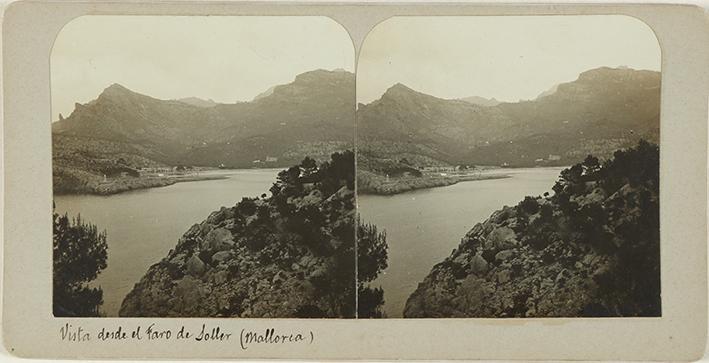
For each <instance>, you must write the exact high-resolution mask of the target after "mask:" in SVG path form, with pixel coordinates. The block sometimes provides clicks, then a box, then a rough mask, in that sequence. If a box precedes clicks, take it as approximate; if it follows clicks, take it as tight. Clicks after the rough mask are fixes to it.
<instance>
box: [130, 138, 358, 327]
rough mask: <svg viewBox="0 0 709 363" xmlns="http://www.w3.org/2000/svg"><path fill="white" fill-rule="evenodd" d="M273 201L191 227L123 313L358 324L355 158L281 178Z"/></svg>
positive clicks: (246, 204)
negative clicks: (346, 319) (308, 319)
mask: <svg viewBox="0 0 709 363" xmlns="http://www.w3.org/2000/svg"><path fill="white" fill-rule="evenodd" d="M271 194H272V195H271V196H270V197H266V194H263V195H262V196H261V197H257V198H244V199H243V200H242V201H241V202H239V203H238V204H237V205H235V206H233V207H229V208H226V207H223V208H222V209H221V210H219V211H215V212H213V213H212V214H211V215H209V217H208V218H207V219H206V220H204V221H203V222H201V223H198V224H195V225H194V226H192V227H191V228H190V229H189V230H188V231H187V232H186V233H185V234H184V235H183V236H182V237H181V238H180V240H179V241H178V242H177V246H176V247H175V248H174V249H173V250H171V251H170V252H169V253H168V255H167V256H166V257H165V258H163V259H162V260H161V261H160V262H158V263H156V264H155V265H153V266H151V267H150V268H149V270H148V272H147V273H146V274H145V276H144V277H143V278H142V279H141V280H140V282H138V283H137V284H136V285H135V286H134V288H133V290H132V291H131V292H130V293H129V294H128V295H127V296H126V298H125V300H124V301H123V303H122V306H121V309H120V312H119V315H120V316H181V317H188V316H203V317H206V316H210V317H211V316H228V317H250V318H256V317H259V318H266V317H271V318H288V317H353V316H354V315H355V312H354V309H355V305H354V304H355V298H354V296H355V295H354V294H355V275H354V261H355V258H354V234H355V232H354V226H355V224H354V221H355V208H354V155H353V153H351V152H345V153H341V154H340V153H336V154H333V155H332V159H331V160H330V161H329V162H324V163H322V164H321V165H319V166H317V165H316V164H315V162H314V161H313V160H312V159H306V160H304V161H303V163H301V164H300V165H297V166H294V167H291V168H289V169H287V170H284V171H282V172H281V173H280V174H279V176H278V180H277V181H276V182H275V183H274V185H273V187H272V188H271Z"/></svg>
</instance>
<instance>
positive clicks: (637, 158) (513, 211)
mask: <svg viewBox="0 0 709 363" xmlns="http://www.w3.org/2000/svg"><path fill="white" fill-rule="evenodd" d="M553 190H554V195H552V196H544V197H526V198H525V199H524V200H523V201H521V202H520V203H519V204H518V205H517V206H514V207H504V208H503V209H501V210H498V211H496V212H494V213H493V214H492V216H491V217H490V218H489V219H487V220H486V221H484V222H482V223H479V224H477V225H475V227H473V228H472V229H471V230H470V232H468V233H467V234H466V235H465V237H463V239H462V240H461V243H460V245H459V246H458V248H456V249H455V250H454V251H453V253H452V254H451V255H450V256H449V257H448V258H446V259H445V260H444V261H443V262H441V263H439V264H437V265H436V266H434V267H433V269H432V271H431V272H430V274H429V275H428V276H427V277H426V278H425V279H424V281H423V282H421V283H420V284H419V286H418V288H417V289H416V291H415V292H414V293H413V294H412V295H411V296H410V297H409V299H408V301H407V303H406V308H405V311H404V316H406V317H576V316H589V317H590V316H660V315H661V304H660V302H661V300H660V240H659V238H660V237H659V236H660V230H659V226H660V220H659V149H658V147H657V146H655V145H652V144H649V143H647V142H645V141H640V143H639V144H638V145H637V146H636V147H635V148H632V149H626V150H618V151H616V152H615V153H614V156H613V158H612V159H610V160H607V161H605V162H603V163H602V164H601V163H599V161H598V159H597V158H595V157H592V156H588V157H587V158H586V159H585V160H584V162H583V163H580V164H576V165H574V166H572V167H571V168H568V169H566V170H564V171H563V172H562V173H561V175H560V177H559V180H558V181H557V182H556V184H555V185H554V188H553Z"/></svg>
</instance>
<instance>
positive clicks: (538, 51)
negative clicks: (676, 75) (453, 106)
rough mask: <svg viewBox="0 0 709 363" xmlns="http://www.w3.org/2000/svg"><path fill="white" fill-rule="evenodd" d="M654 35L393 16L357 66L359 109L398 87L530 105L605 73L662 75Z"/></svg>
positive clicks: (604, 20) (628, 24) (545, 20)
mask: <svg viewBox="0 0 709 363" xmlns="http://www.w3.org/2000/svg"><path fill="white" fill-rule="evenodd" d="M660 63H661V57H660V46H659V44H658V42H657V39H656V38H655V35H654V33H653V32H652V30H651V29H650V28H649V27H648V26H647V25H645V23H643V22H641V21H640V20H637V19H635V18H632V17H627V16H619V15H601V16H595V15H593V16H496V17H495V16H480V17H462V16H461V17H448V16H429V17H397V18H391V19H388V20H386V21H384V22H382V23H380V24H379V25H378V26H377V27H376V28H374V29H373V30H372V31H371V32H370V33H369V35H368V36H367V38H366V39H365V42H364V44H363V46H362V49H361V51H360V55H359V60H358V65H357V102H360V103H369V102H371V101H373V100H375V99H378V98H379V97H381V95H382V94H383V93H384V92H385V91H386V89H388V88H389V87H391V86H392V85H394V84H396V83H402V84H404V85H406V86H409V87H410V88H413V89H415V90H417V91H420V92H423V93H427V94H430V95H433V96H437V97H441V98H449V99H454V98H463V97H468V96H481V97H486V98H492V97H494V98H496V99H498V100H500V101H510V102H516V101H519V100H520V99H534V98H536V97H537V96H538V95H539V94H540V93H542V92H543V91H546V90H548V89H550V88H551V87H552V86H554V85H556V84H558V83H563V82H570V81H573V80H575V79H576V78H577V77H578V75H579V73H581V72H584V71H586V70H589V69H593V68H597V67H601V66H609V67H618V66H627V67H630V68H634V69H649V70H655V71H659V70H660Z"/></svg>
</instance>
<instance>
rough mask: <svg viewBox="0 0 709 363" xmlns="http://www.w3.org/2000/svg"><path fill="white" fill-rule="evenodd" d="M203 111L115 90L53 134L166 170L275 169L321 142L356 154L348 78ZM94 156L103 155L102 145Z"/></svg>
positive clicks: (317, 75) (304, 79) (304, 83)
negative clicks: (124, 150)
mask: <svg viewBox="0 0 709 363" xmlns="http://www.w3.org/2000/svg"><path fill="white" fill-rule="evenodd" d="M205 106H207V105H205V104H204V102H200V104H199V105H195V102H194V99H190V100H188V101H187V102H186V101H185V100H179V101H178V100H170V101H168V100H158V99H155V98H152V97H149V96H145V95H141V94H138V93H136V92H133V91H130V90H128V89H126V88H125V87H123V86H120V85H117V84H114V85H112V86H110V87H108V88H107V89H106V90H104V92H103V93H102V94H101V95H99V97H98V98H97V99H96V100H94V101H91V102H89V103H87V104H85V105H81V104H77V105H76V109H75V110H74V112H73V113H72V114H71V115H70V116H69V117H67V118H66V119H62V120H60V121H57V122H55V123H54V124H53V127H52V132H53V135H55V136H56V135H61V136H73V137H84V138H91V139H93V140H94V141H96V142H106V143H125V144H127V145H129V146H130V147H133V148H135V149H136V150H138V152H139V153H140V155H141V156H143V157H145V158H149V159H151V160H154V161H155V162H158V163H162V164H169V165H179V164H183V165H203V166H218V165H220V164H224V165H226V166H227V167H252V166H254V165H255V166H264V165H266V166H271V167H273V166H283V165H292V164H293V163H294V162H297V161H298V160H301V159H302V158H303V157H304V156H305V155H307V154H302V153H303V152H307V151H309V150H311V149H313V148H318V147H319V146H321V144H323V143H325V144H326V145H328V146H329V147H330V149H331V150H335V149H336V150H344V149H347V148H352V143H353V138H354V136H353V135H354V129H353V128H354V125H353V123H354V75H353V74H352V73H349V72H345V71H325V70H316V71H312V72H306V73H303V74H300V75H298V76H297V77H296V78H295V80H294V81H293V82H292V83H289V84H285V85H280V86H277V87H275V88H274V90H273V92H272V93H270V94H268V95H266V96H264V97H261V98H259V99H257V100H255V101H252V102H242V103H236V104H215V105H212V106H210V107H205ZM93 152H94V153H101V152H102V148H101V147H100V145H99V147H97V149H96V150H93ZM256 160H258V161H259V162H257V163H254V161H256ZM267 160H268V161H267Z"/></svg>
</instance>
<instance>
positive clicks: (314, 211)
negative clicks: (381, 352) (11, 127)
mask: <svg viewBox="0 0 709 363" xmlns="http://www.w3.org/2000/svg"><path fill="white" fill-rule="evenodd" d="M354 59H355V54H354V48H353V45H352V41H351V39H350V37H349V35H348V34H347V32H346V31H345V30H344V28H342V27H341V26H340V25H339V24H338V23H336V22H335V21H333V20H331V19H329V18H326V17H296V16H278V17H275V16H271V17H268V16H249V17H246V16H244V17H240V16H233V17H226V16H225V17H215V16H210V17H187V16H184V17H183V16H169V17H165V16H161V17H157V16H84V17H80V18H77V19H75V20H73V21H71V22H70V23H69V24H67V25H66V26H65V27H64V29H63V30H62V31H61V32H60V33H59V35H58V37H57V39H56V41H55V44H54V47H53V50H52V54H51V94H52V115H53V117H52V120H48V122H49V121H51V125H52V162H53V187H54V198H53V199H54V200H53V206H52V211H51V213H52V214H53V221H54V223H53V225H54V227H53V229H54V230H53V233H54V234H53V235H54V238H53V268H54V271H53V313H54V316H56V317H117V316H120V317H149V316H152V317H244V318H354V317H355V316H356V309H357V308H356V295H357V280H356V272H355V259H356V257H355V253H356V252H355V251H356V249H355V233H356V232H355V231H356V229H357V223H358V222H357V218H356V212H355V196H354V174H355V170H354V169H355V165H354V153H353V150H354V124H355V76H354V74H353V71H354ZM48 213H49V211H48Z"/></svg>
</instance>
